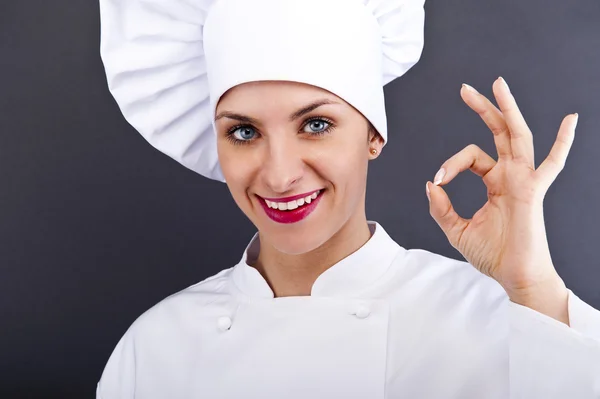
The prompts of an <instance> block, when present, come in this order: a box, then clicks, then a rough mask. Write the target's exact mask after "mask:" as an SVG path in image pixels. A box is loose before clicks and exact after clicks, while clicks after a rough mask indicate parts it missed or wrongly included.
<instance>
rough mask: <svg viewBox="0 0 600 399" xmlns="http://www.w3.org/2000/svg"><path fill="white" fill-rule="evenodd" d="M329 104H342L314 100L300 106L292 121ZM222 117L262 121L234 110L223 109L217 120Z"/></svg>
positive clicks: (292, 115)
mask: <svg viewBox="0 0 600 399" xmlns="http://www.w3.org/2000/svg"><path fill="white" fill-rule="evenodd" d="M327 104H339V105H341V103H339V102H337V101H333V100H328V99H322V100H317V101H315V102H312V103H310V104H308V105H306V106H304V107H302V108H300V109H299V110H297V111H296V112H294V113H293V114H291V115H290V122H293V121H294V120H296V119H298V118H300V117H301V116H303V115H306V114H308V113H309V112H311V111H314V110H315V109H317V108H319V107H320V106H322V105H327ZM221 118H229V119H235V120H237V121H240V122H244V123H251V124H254V125H258V124H259V123H260V122H259V121H258V120H257V119H254V118H252V117H250V116H247V115H243V114H236V113H233V112H229V111H223V112H220V113H219V114H218V115H217V116H216V117H215V122H216V121H218V120H219V119H221Z"/></svg>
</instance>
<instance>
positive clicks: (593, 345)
mask: <svg viewBox="0 0 600 399" xmlns="http://www.w3.org/2000/svg"><path fill="white" fill-rule="evenodd" d="M508 307H509V320H510V354H509V356H510V361H509V367H510V398H511V399H533V398H535V399H537V398H540V399H541V398H543V399H559V398H560V399H564V398H577V399H599V398H600V311H598V310H596V309H594V308H593V307H591V306H590V305H588V304H587V303H585V302H583V301H582V300H581V299H579V298H578V297H577V296H576V295H575V294H574V293H573V292H572V291H571V290H569V299H568V307H569V324H570V327H569V326H567V325H566V324H564V323H561V322H559V321H558V320H555V319H553V318H551V317H549V316H546V315H544V314H542V313H539V312H537V311H535V310H533V309H530V308H528V307H526V306H522V305H519V304H517V303H514V302H512V301H509V304H508Z"/></svg>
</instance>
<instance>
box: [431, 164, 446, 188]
mask: <svg viewBox="0 0 600 399" xmlns="http://www.w3.org/2000/svg"><path fill="white" fill-rule="evenodd" d="M445 175H446V170H445V169H444V168H440V170H438V172H437V173H436V174H435V177H434V178H433V184H435V185H436V186H437V185H439V184H440V183H441V182H442V180H444V176H445Z"/></svg>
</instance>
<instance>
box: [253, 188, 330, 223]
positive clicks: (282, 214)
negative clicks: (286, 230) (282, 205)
mask: <svg viewBox="0 0 600 399" xmlns="http://www.w3.org/2000/svg"><path fill="white" fill-rule="evenodd" d="M324 191H325V190H321V191H320V192H319V194H318V195H317V198H315V199H313V200H312V201H311V202H310V204H306V203H305V204H304V205H302V206H299V207H298V208H296V209H293V210H291V211H290V210H285V211H280V210H279V209H273V208H270V207H269V206H267V203H266V202H265V199H267V200H269V201H273V202H288V201H293V200H296V199H300V198H304V197H308V196H309V195H311V194H312V193H314V192H315V191H313V192H311V193H308V194H301V195H294V196H291V197H286V198H272V199H271V198H261V197H258V198H259V199H258V201H259V202H260V204H261V205H262V207H263V209H264V210H265V213H266V214H267V216H268V217H270V218H271V219H272V220H273V221H275V222H278V223H296V222H299V221H301V220H302V219H304V218H306V217H307V216H308V215H310V214H311V213H312V211H314V210H315V208H316V207H317V205H318V204H319V201H321V197H322V196H323V192H324Z"/></svg>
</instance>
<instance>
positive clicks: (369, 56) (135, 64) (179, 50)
mask: <svg viewBox="0 0 600 399" xmlns="http://www.w3.org/2000/svg"><path fill="white" fill-rule="evenodd" d="M424 1H425V0H100V16H101V45H100V52H101V56H102V60H103V62H104V66H105V69H106V75H107V79H108V86H109V88H110V91H111V93H112V94H113V96H114V97H115V99H116V101H117V103H118V105H119V107H120V109H121V111H122V112H123V115H124V116H125V118H126V119H127V121H128V122H129V123H130V124H131V125H132V126H133V127H135V128H136V129H137V130H138V131H139V132H140V133H141V134H142V136H143V137H144V138H145V139H146V140H147V141H148V142H149V143H150V144H152V145H153V146H154V147H155V148H157V149H158V150H159V151H161V152H163V153H165V154H167V155H169V156H170V157H171V158H173V159H175V160H177V161H178V162H180V163H181V164H183V165H185V166H186V167H188V168H190V169H192V170H194V171H196V172H197V173H200V174H202V175H204V176H206V177H209V178H211V179H215V180H220V181H225V179H224V177H223V173H222V171H221V167H220V166H219V161H218V157H217V147H216V133H215V124H214V117H215V109H216V106H217V103H218V101H219V98H220V97H221V96H222V95H223V94H224V93H225V92H226V91H227V90H228V89H230V88H232V87H234V86H236V85H238V84H241V83H245V82H251V81H261V80H285V81H294V82H302V83H307V84H311V85H314V86H317V87H320V88H323V89H325V90H328V91H330V92H331V93H333V94H335V95H337V96H339V97H340V98H342V99H343V100H345V101H346V102H348V103H349V104H350V105H352V106H353V107H354V108H356V109H357V110H358V111H360V112H361V113H362V114H363V115H364V116H365V117H366V118H367V120H369V122H371V124H372V125H373V126H374V127H375V129H376V130H377V131H378V132H379V134H381V136H382V137H383V139H384V141H387V121H386V115H385V106H384V96H383V86H384V85H385V84H387V83H388V82H390V81H392V80H393V79H395V78H397V77H399V76H401V75H403V74H404V73H405V72H406V71H408V69H410V68H411V67H412V66H413V65H414V64H415V63H416V62H417V61H418V60H419V58H420V56H421V52H422V49H423V27H424V10H423V3H424Z"/></svg>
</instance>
